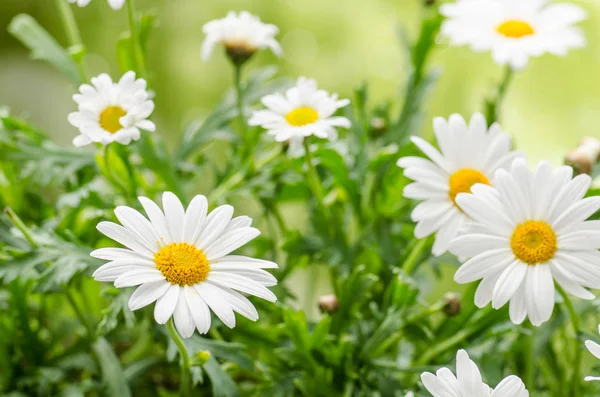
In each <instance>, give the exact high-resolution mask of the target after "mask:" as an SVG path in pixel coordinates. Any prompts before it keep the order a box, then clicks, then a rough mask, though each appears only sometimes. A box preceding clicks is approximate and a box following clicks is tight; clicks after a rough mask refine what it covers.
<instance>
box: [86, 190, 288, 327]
mask: <svg viewBox="0 0 600 397" xmlns="http://www.w3.org/2000/svg"><path fill="white" fill-rule="evenodd" d="M139 199H140V202H141V203H142V206H143V207H144V210H145V211H146V213H147V214H148V218H149V219H150V220H148V219H146V218H145V217H144V216H143V215H142V214H140V213H139V212H138V211H136V210H134V209H133V208H129V207H117V208H116V209H115V214H116V216H117V219H118V220H119V221H120V222H121V224H122V225H123V226H121V225H118V224H116V223H112V222H101V223H99V224H98V230H99V231H100V232H102V233H103V234H105V235H106V236H108V237H110V238H111V239H113V240H115V241H117V242H118V243H120V244H122V245H124V246H125V247H126V248H101V249H98V250H96V251H94V252H92V254H91V255H92V256H93V257H95V258H99V259H104V260H108V261H110V262H108V263H106V264H105V265H102V266H101V267H99V268H98V270H96V272H95V273H94V278H95V279H96V280H98V281H110V282H114V285H115V287H117V288H123V287H134V286H139V287H138V288H137V289H136V290H135V292H134V293H133V294H132V295H131V298H130V300H129V308H130V309H131V310H137V309H140V308H142V307H144V306H147V305H149V304H151V303H154V302H156V305H155V306H154V318H155V320H156V322H157V323H159V324H165V323H166V322H167V321H168V320H169V319H170V318H171V316H173V319H174V322H175V326H176V328H177V330H178V331H179V333H180V334H181V336H183V337H184V338H188V337H190V336H191V335H192V334H193V333H194V329H198V332H200V333H202V334H204V333H206V332H208V330H209V328H210V324H211V314H210V310H212V311H213V312H214V313H215V314H216V315H217V317H219V319H220V320H221V321H222V322H223V323H224V324H225V325H227V326H228V327H230V328H233V327H234V326H235V316H234V312H237V313H239V314H241V315H242V316H244V317H247V318H248V319H250V320H252V321H256V320H257V319H258V313H257V311H256V309H255V308H254V306H253V305H252V303H250V301H249V300H248V299H247V298H246V297H245V296H244V295H242V294H240V293H239V292H237V291H240V292H243V293H245V294H250V295H255V296H258V297H260V298H263V299H266V300H268V301H271V302H274V301H275V300H277V298H276V297H275V295H274V294H273V293H272V292H271V291H270V290H269V289H268V288H267V287H271V286H274V285H276V284H277V280H276V279H275V277H273V276H272V275H271V274H270V273H268V272H266V271H265V270H262V269H271V268H277V265H276V264H275V263H273V262H269V261H264V260H260V259H253V258H249V257H246V256H239V255H230V254H231V252H233V251H234V250H236V249H238V248H240V247H241V246H243V245H244V244H246V243H247V242H249V241H250V240H252V239H254V238H255V237H257V236H258V235H259V234H260V232H259V231H258V230H257V229H255V228H253V227H251V226H250V225H251V223H252V219H250V218H249V217H246V216H240V217H237V218H233V219H232V216H233V207H232V206H230V205H223V206H220V207H218V208H216V209H215V210H213V211H212V212H210V213H207V209H208V203H207V200H206V197H204V196H196V197H194V199H193V200H192V202H191V203H190V205H189V206H188V207H187V210H186V209H184V208H183V205H182V204H181V202H180V201H179V199H178V198H177V197H176V196H175V195H174V194H173V193H170V192H167V193H164V194H163V209H164V212H163V211H162V210H161V209H160V208H159V207H158V205H156V204H155V203H154V202H153V201H152V200H150V199H148V198H146V197H140V198H139Z"/></svg>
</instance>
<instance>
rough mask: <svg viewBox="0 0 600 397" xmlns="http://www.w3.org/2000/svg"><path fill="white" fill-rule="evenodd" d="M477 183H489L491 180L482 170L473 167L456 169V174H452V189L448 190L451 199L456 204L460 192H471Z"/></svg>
mask: <svg viewBox="0 0 600 397" xmlns="http://www.w3.org/2000/svg"><path fill="white" fill-rule="evenodd" d="M477 183H483V184H486V185H489V184H490V181H489V179H487V177H486V176H485V175H483V174H482V173H481V172H480V171H477V170H474V169H471V168H463V169H461V170H458V171H456V172H455V173H454V174H452V175H450V180H449V185H450V191H449V192H448V195H449V196H450V200H452V201H453V202H454V204H455V205H456V201H455V199H456V196H457V195H458V194H459V193H471V186H473V185H475V184H477Z"/></svg>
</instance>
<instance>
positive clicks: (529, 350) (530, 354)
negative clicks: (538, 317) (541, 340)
mask: <svg viewBox="0 0 600 397" xmlns="http://www.w3.org/2000/svg"><path fill="white" fill-rule="evenodd" d="M527 329H528V330H529V335H527V336H526V337H525V341H524V344H525V346H524V349H523V350H524V353H525V357H524V361H525V371H524V377H523V378H524V379H523V380H524V382H525V386H526V387H527V388H528V389H529V390H535V365H534V360H535V351H534V350H535V349H534V340H535V329H534V327H533V326H532V325H531V324H529V325H528V326H527Z"/></svg>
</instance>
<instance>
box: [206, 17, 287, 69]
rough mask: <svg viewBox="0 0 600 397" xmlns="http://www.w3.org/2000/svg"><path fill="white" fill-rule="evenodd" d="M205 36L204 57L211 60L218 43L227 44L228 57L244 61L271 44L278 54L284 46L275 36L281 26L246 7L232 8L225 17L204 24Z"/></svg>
mask: <svg viewBox="0 0 600 397" xmlns="http://www.w3.org/2000/svg"><path fill="white" fill-rule="evenodd" d="M202 30H203V31H204V33H205V34H206V39H204V42H203V43H202V59H203V60H204V61H208V60H209V59H210V56H211V54H212V52H213V50H214V48H215V46H216V45H217V44H219V43H221V44H223V45H224V46H225V50H226V51H227V54H228V55H229V57H231V58H232V59H233V60H234V61H240V62H241V63H243V62H244V61H246V60H247V59H248V58H250V57H251V56H252V55H253V54H254V53H255V52H256V51H258V50H262V49H265V48H270V49H271V51H273V53H274V54H275V55H277V56H278V57H280V56H281V55H282V50H281V46H280V45H279V43H278V42H277V40H275V35H277V33H279V28H277V26H275V25H271V24H265V23H263V22H261V20H260V18H258V17H257V16H254V15H252V14H250V13H249V12H247V11H241V12H240V13H239V15H238V14H236V13H235V11H229V12H228V13H227V16H226V17H225V18H223V19H215V20H213V21H210V22H208V23H207V24H205V25H204V27H203V28H202Z"/></svg>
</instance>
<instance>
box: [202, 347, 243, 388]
mask: <svg viewBox="0 0 600 397" xmlns="http://www.w3.org/2000/svg"><path fill="white" fill-rule="evenodd" d="M202 368H204V371H205V372H206V374H207V375H208V378H209V379H210V383H211V386H212V393H213V396H214V397H238V396H239V395H240V392H239V391H238V389H237V386H236V385H235V382H234V381H233V379H231V376H229V374H228V373H227V372H225V370H223V368H222V367H221V365H219V363H218V361H217V360H216V359H215V358H214V357H211V358H210V359H209V360H208V361H207V362H206V364H204V366H203V367H202Z"/></svg>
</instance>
